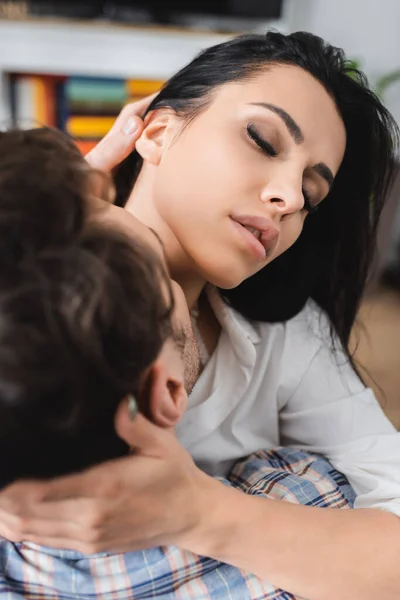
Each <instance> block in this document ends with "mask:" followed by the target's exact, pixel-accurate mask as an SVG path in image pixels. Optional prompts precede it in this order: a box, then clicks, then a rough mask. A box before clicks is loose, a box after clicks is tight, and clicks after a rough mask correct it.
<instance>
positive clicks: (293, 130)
mask: <svg viewBox="0 0 400 600" xmlns="http://www.w3.org/2000/svg"><path fill="white" fill-rule="evenodd" d="M250 104H251V105H252V106H260V107H261V108H266V109H267V110H270V111H271V112H273V113H275V114H276V115H278V117H280V118H281V119H282V121H283V122H284V124H285V125H286V129H287V130H288V132H289V134H290V135H291V137H292V138H293V140H294V142H295V144H297V145H299V144H302V143H303V142H304V134H303V132H302V130H301V129H300V127H299V125H298V124H297V123H296V121H295V120H294V119H293V118H292V117H291V116H290V115H289V113H287V112H286V110H284V109H283V108H281V107H280V106H276V105H275V104H269V103H268V102H250ZM311 169H312V170H313V171H315V173H317V174H318V175H319V176H320V177H322V178H323V179H325V181H326V182H327V184H328V186H329V190H330V189H331V187H332V185H333V182H334V180H335V178H334V176H333V173H332V171H331V169H330V168H329V167H328V166H327V165H326V164H325V163H322V162H320V163H317V164H316V165H314V166H312V167H311Z"/></svg>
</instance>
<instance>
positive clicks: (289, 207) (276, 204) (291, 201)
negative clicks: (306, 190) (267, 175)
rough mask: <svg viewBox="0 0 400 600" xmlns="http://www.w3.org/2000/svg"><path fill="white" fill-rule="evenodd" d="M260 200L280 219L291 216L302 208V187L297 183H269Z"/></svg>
mask: <svg viewBox="0 0 400 600" xmlns="http://www.w3.org/2000/svg"><path fill="white" fill-rule="evenodd" d="M260 200H261V202H262V203H263V204H268V205H270V206H271V209H272V210H273V211H274V213H275V214H276V215H277V216H278V217H279V218H280V219H281V218H282V217H285V216H290V215H293V214H295V213H297V212H300V211H301V210H302V209H303V207H304V197H303V192H302V185H301V183H297V182H292V183H289V182H286V183H273V182H269V183H268V184H267V185H266V186H265V187H264V189H263V190H262V192H261V196H260Z"/></svg>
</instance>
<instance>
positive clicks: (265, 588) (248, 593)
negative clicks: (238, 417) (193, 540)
mask: <svg viewBox="0 0 400 600" xmlns="http://www.w3.org/2000/svg"><path fill="white" fill-rule="evenodd" d="M226 483H227V484H228V485H232V486H234V487H236V488H238V489H241V490H242V491H243V492H245V493H247V494H253V495H257V496H265V497H268V498H272V499H277V500H283V501H286V502H292V503H296V504H304V505H308V506H319V507H331V508H332V507H333V508H344V509H348V508H352V506H353V503H354V493H353V491H352V489H351V487H350V485H349V484H348V482H347V480H346V479H345V477H344V476H343V475H341V474H340V473H338V472H337V471H335V470H334V469H333V468H332V466H331V465H330V464H329V463H328V462H327V461H326V460H325V459H323V458H322V457H319V456H316V455H311V454H306V453H304V452H299V451H294V450H291V449H288V448H280V449H277V450H271V451H265V452H257V453H255V454H253V455H252V456H250V457H249V458H247V459H244V460H242V461H240V462H239V463H237V464H236V466H235V467H234V469H233V470H232V472H231V473H230V476H229V482H226ZM0 567H1V568H0V573H1V575H0V598H1V599H2V600H19V599H22V598H28V599H31V600H50V599H52V600H53V599H54V600H55V599H57V600H76V599H77V598H79V599H80V600H128V599H132V600H142V599H143V600H144V599H145V598H146V599H147V598H160V599H162V600H173V599H174V600H175V599H179V600H207V599H211V598H212V599H213V600H220V599H221V600H222V599H228V600H265V599H266V600H296V597H295V596H294V595H293V594H290V593H288V592H285V591H283V590H280V589H278V588H276V587H274V586H273V585H271V584H269V583H268V582H267V581H263V580H261V579H259V578H258V577H256V576H254V575H251V574H248V573H244V572H243V571H240V570H239V569H236V568H234V567H231V566H229V565H226V564H222V563H219V562H217V561H214V560H212V559H210V558H205V557H201V556H196V555H194V554H191V553H190V552H185V551H183V550H180V549H179V548H176V547H164V548H153V549H150V550H145V551H142V552H128V553H125V554H106V553H101V554H96V555H90V556H85V555H82V554H80V553H78V552H74V551H71V550H54V549H51V548H45V547H41V546H36V545H34V544H28V543H26V544H24V543H22V544H19V543H18V544H17V543H12V542H8V541H6V540H2V539H1V538H0Z"/></svg>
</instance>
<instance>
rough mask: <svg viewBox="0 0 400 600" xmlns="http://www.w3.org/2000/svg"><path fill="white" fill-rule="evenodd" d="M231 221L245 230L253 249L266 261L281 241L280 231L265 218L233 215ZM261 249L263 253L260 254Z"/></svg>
mask: <svg viewBox="0 0 400 600" xmlns="http://www.w3.org/2000/svg"><path fill="white" fill-rule="evenodd" d="M231 219H232V221H233V222H234V223H235V224H237V225H239V226H241V227H242V228H243V230H244V231H243V232H242V233H243V236H245V237H246V239H247V240H248V243H249V245H250V246H251V248H252V249H253V250H255V251H256V252H255V253H256V254H260V259H261V258H262V259H264V260H265V257H266V256H268V255H269V254H270V253H271V252H272V250H273V249H274V248H275V246H276V244H277V242H278V239H279V230H278V229H277V228H276V226H275V225H274V223H273V222H272V221H271V220H270V219H267V218H265V217H257V216H253V215H231ZM250 236H251V237H250ZM251 238H252V239H251ZM257 245H258V248H257ZM260 247H262V249H263V253H261V252H260Z"/></svg>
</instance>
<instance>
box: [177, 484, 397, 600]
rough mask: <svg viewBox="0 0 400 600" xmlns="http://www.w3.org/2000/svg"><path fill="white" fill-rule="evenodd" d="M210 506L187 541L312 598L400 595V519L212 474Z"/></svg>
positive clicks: (387, 599) (371, 599)
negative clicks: (253, 488)
mask: <svg viewBox="0 0 400 600" xmlns="http://www.w3.org/2000/svg"><path fill="white" fill-rule="evenodd" d="M208 485H209V487H210V489H209V493H208V501H209V507H212V508H211V509H209V512H208V513H205V514H204V515H203V521H202V524H201V526H200V527H199V528H198V530H197V532H196V531H194V532H190V533H189V534H188V536H187V539H186V540H185V539H183V540H182V541H181V543H182V544H183V545H184V546H185V548H187V549H188V550H191V551H192V552H197V553H198V554H202V555H205V556H211V557H212V558H215V559H217V560H220V561H223V562H227V563H230V564H233V565H235V566H237V567H239V568H241V569H244V570H246V571H250V572H253V573H255V574H256V575H258V576H260V577H262V578H265V579H267V580H268V581H271V582H272V583H273V584H274V585H275V586H277V587H279V588H282V589H286V590H289V591H290V592H292V593H295V594H297V595H300V596H302V597H304V598H308V599H309V600H338V599H340V600H376V599H377V598H379V600H392V599H393V598H400V575H399V559H400V521H399V519H398V517H396V516H395V515H392V514H389V513H386V512H384V511H379V510H340V509H329V508H314V507H307V506H299V505H293V504H289V503H286V502H282V501H278V500H269V499H267V498H259V497H254V496H247V495H246V494H244V493H242V492H240V491H237V490H234V489H232V488H227V487H225V486H223V485H221V484H220V483H219V482H217V481H213V480H212V481H209V482H208Z"/></svg>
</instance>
